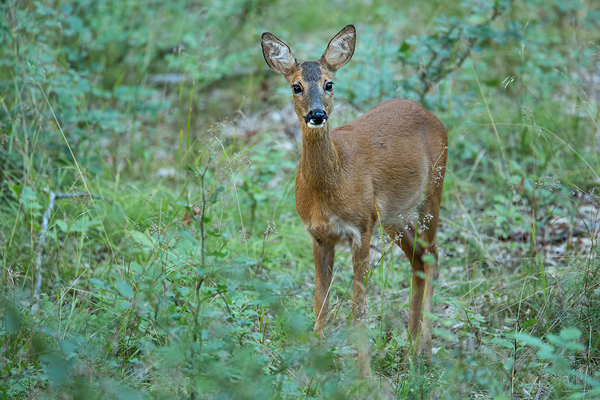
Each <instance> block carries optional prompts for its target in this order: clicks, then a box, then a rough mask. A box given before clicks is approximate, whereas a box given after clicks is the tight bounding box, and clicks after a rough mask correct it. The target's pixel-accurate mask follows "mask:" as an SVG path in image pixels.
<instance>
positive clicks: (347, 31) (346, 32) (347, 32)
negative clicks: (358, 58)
mask: <svg viewBox="0 0 600 400" xmlns="http://www.w3.org/2000/svg"><path fill="white" fill-rule="evenodd" d="M355 46H356V28H354V25H348V26H346V27H345V28H344V29H342V30H341V31H340V32H339V33H338V34H337V35H335V37H334V38H333V39H331V41H330V42H329V44H328V45H327V49H325V52H324V53H323V56H322V57H321V60H323V61H325V63H326V64H327V65H328V66H329V68H330V69H331V70H332V71H333V72H335V71H337V70H338V69H340V68H342V67H343V66H344V65H346V64H347V63H348V61H350V59H351V58H352V55H353V54H354V47H355Z"/></svg>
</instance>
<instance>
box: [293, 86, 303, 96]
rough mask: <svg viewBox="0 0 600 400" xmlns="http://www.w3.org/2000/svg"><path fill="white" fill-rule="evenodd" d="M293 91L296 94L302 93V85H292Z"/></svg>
mask: <svg viewBox="0 0 600 400" xmlns="http://www.w3.org/2000/svg"><path fill="white" fill-rule="evenodd" d="M292 90H293V91H294V94H300V93H302V88H301V87H300V85H292Z"/></svg>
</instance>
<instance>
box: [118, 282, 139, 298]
mask: <svg viewBox="0 0 600 400" xmlns="http://www.w3.org/2000/svg"><path fill="white" fill-rule="evenodd" d="M115 287H116V288H117V290H118V291H119V293H121V294H122V295H123V296H124V297H129V298H132V297H133V296H134V295H135V293H134V292H133V289H132V288H131V285H130V284H129V283H127V282H125V281H117V282H116V283H115Z"/></svg>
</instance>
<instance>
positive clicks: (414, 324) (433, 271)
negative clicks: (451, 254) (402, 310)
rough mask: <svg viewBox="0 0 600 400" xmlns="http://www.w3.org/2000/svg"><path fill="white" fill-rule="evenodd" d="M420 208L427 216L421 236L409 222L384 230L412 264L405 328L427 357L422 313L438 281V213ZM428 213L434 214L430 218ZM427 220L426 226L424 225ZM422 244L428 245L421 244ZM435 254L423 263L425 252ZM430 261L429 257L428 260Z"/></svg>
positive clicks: (415, 346) (426, 310)
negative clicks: (409, 297)
mask: <svg viewBox="0 0 600 400" xmlns="http://www.w3.org/2000/svg"><path fill="white" fill-rule="evenodd" d="M423 211H424V212H425V211H428V212H429V213H427V214H422V215H428V217H427V218H423V217H422V218H421V220H420V222H419V223H420V224H423V225H421V228H422V231H423V235H420V234H419V233H418V230H417V229H416V228H415V225H414V224H413V223H412V222H408V223H406V224H405V226H404V227H402V226H391V227H388V228H386V231H387V233H388V235H390V237H392V239H394V240H395V242H396V244H397V245H398V246H400V247H401V248H402V250H403V251H404V253H405V254H406V257H407V258H408V260H409V262H410V263H411V266H412V290H411V299H410V319H409V323H408V331H409V333H410V337H411V342H412V347H413V349H414V350H417V351H418V352H419V353H421V354H422V355H424V356H426V357H430V356H431V332H430V330H429V321H428V320H427V318H425V314H427V313H431V305H432V304H431V301H432V297H433V284H434V281H435V280H437V277H438V270H437V250H436V245H435V240H436V239H435V232H436V229H437V221H438V215H437V213H433V210H430V208H429V207H427V206H426V205H424V207H423ZM430 214H435V215H434V216H433V217H429V215H430ZM425 223H427V225H425ZM423 243H425V244H426V246H427V247H424V246H423ZM426 254H430V255H432V256H433V257H434V262H433V263H428V262H426V260H427V258H425V259H424V258H423V256H424V255H426ZM429 261H430V260H429Z"/></svg>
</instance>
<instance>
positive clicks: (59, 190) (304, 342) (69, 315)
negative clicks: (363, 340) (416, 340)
mask: <svg viewBox="0 0 600 400" xmlns="http://www.w3.org/2000/svg"><path fill="white" fill-rule="evenodd" d="M0 15H1V18H0V279H1V282H2V284H1V289H0V290H1V293H0V309H1V315H2V320H1V325H0V352H1V353H2V356H1V357H0V375H1V376H2V379H1V380H0V395H1V397H2V398H15V399H20V398H82V399H95V398H98V399H100V398H119V399H120V398H123V399H125V398H127V399H128V398H132V399H134V398H135V399H137V398H173V397H177V398H191V399H205V398H206V399H219V398H226V399H229V398H235V399H246V398H247V399H255V398H284V399H295V398H340V399H341V398H401V399H404V398H411V399H413V398H414V399H421V398H430V397H431V398H456V399H464V398H497V399H500V398H507V399H508V398H537V399H546V398H548V399H554V398H589V399H592V398H598V397H600V375H599V372H598V371H599V369H598V366H599V365H600V332H599V327H600V282H599V278H598V276H599V274H598V271H599V268H600V263H599V261H598V260H599V258H598V256H599V250H598V244H597V240H598V238H599V235H598V232H599V229H600V228H599V227H600V225H599V219H598V217H599V208H600V197H599V196H600V189H598V186H600V178H599V173H600V159H599V156H598V154H599V152H600V130H599V128H598V120H599V115H600V108H599V101H600V91H599V88H600V58H599V56H598V54H599V53H598V46H599V45H600V34H599V33H598V32H600V29H599V28H600V23H599V21H600V4H598V3H597V2H595V1H593V0H581V1H560V0H551V1H548V0H544V1H542V0H528V1H517V0H512V1H511V0H496V1H493V0H467V1H458V0H449V1H448V0H446V1H429V2H423V1H405V2H401V3H399V2H394V1H388V0H364V1H353V2H349V1H338V0H335V1H331V2H328V3H326V4H325V3H323V2H322V1H315V0H307V1H305V2H303V3H301V4H300V3H298V2H293V1H289V0H228V1H215V0H208V1H203V2H195V1H182V0H174V1H169V2H153V1H148V2H146V1H131V0H123V1H119V2H112V1H91V0H79V1H59V0H56V1H53V0H40V1H23V0H21V1H18V0H6V1H3V2H2V3H0ZM349 23H354V24H355V25H356V26H357V30H358V44H357V49H356V52H355V55H354V57H353V60H352V62H350V63H349V64H348V65H347V66H346V67H344V68H343V69H342V70H340V72H339V73H338V74H337V75H336V87H335V88H336V89H335V90H336V112H335V113H334V115H333V116H332V123H333V125H339V124H342V123H344V122H345V121H347V120H349V119H351V118H354V117H356V116H358V115H360V114H362V113H364V112H365V111H367V110H368V109H369V108H370V107H372V106H374V105H375V104H377V103H379V102H380V101H382V100H385V99H388V98H394V97H401V98H409V99H413V100H416V101H419V102H421V103H422V104H424V105H425V106H426V107H427V108H428V109H430V110H431V111H432V112H434V114H436V115H437V116H438V117H439V118H440V119H441V120H442V122H443V123H444V125H445V126H446V128H447V130H448V133H449V140H450V145H449V147H450V148H449V154H450V163H449V169H448V173H447V177H446V182H445V189H444V200H443V210H442V216H443V219H442V224H441V227H440V233H439V238H440V239H439V242H440V243H439V246H440V250H441V257H440V267H441V277H440V280H439V282H438V285H437V287H436V295H435V299H434V300H435V303H436V307H435V312H436V315H434V316H432V318H434V320H435V324H434V325H435V339H434V351H435V355H434V357H433V360H432V361H424V360H421V359H419V358H413V357H411V356H410V355H409V354H408V351H407V346H406V332H405V328H406V323H407V320H408V303H407V299H408V294H409V291H410V279H409V277H410V271H409V267H408V263H407V261H406V260H405V259H404V258H403V256H401V255H400V252H399V251H398V250H394V249H393V248H390V250H388V251H384V250H385V249H386V248H388V247H387V245H386V243H387V241H388V240H389V239H388V238H386V237H382V236H381V235H378V234H377V233H376V234H375V235H374V247H375V248H374V249H373V257H372V258H373V261H372V265H371V268H372V270H371V280H370V294H369V303H370V308H371V310H370V314H371V320H370V345H371V347H372V354H373V359H372V363H373V365H374V370H375V376H376V378H375V379H373V381H370V382H363V381H360V380H359V379H358V377H357V371H356V359H355V352H354V350H353V349H352V347H351V346H350V344H349V343H351V342H352V340H351V339H350V340H349V337H351V335H352V326H351V322H350V321H351V317H350V315H351V304H350V298H351V296H350V295H349V292H350V291H351V288H350V285H349V282H351V281H352V271H351V268H349V265H350V264H351V256H350V253H349V251H348V249H345V248H341V249H340V251H338V254H337V255H336V265H337V267H336V272H335V273H336V277H335V279H334V284H333V287H332V289H331V293H332V299H333V300H332V303H333V305H332V311H333V315H334V317H333V321H332V323H331V326H330V327H329V328H328V329H329V332H328V334H327V337H326V338H325V339H323V340H318V339H317V338H316V337H315V336H314V335H313V334H312V333H311V328H312V323H313V321H312V311H311V310H312V308H311V307H312V295H313V289H314V283H313V277H312V274H313V272H311V271H312V269H313V264H312V255H311V254H312V253H311V247H310V240H309V238H308V236H307V235H306V234H305V233H304V232H303V229H302V226H301V223H300V220H299V218H298V217H297V215H296V214H295V211H294V189H293V182H294V178H295V171H296V167H297V162H298V159H299V154H300V153H299V152H300V145H299V143H300V137H299V126H298V122H297V117H296V116H295V114H294V113H293V110H292V108H291V106H290V102H291V97H290V93H289V88H287V86H286V84H285V82H284V80H283V79H282V78H281V77H280V76H277V75H275V74H273V73H272V72H271V71H270V70H269V69H268V67H267V66H266V64H265V63H264V60H263V57H262V54H261V50H260V35H261V33H262V32H264V31H270V32H272V33H273V34H275V35H276V36H277V37H279V38H280V39H282V40H284V41H285V42H286V43H288V44H289V45H290V46H291V48H292V49H293V51H294V53H295V55H296V56H297V57H298V58H299V59H315V58H318V57H319V56H320V55H321V54H322V51H323V50H324V49H325V46H326V45H327V43H328V40H329V39H330V38H331V37H332V36H333V35H334V34H335V33H337V32H338V31H339V30H340V29H341V28H342V27H343V26H345V25H346V24H349Z"/></svg>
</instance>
